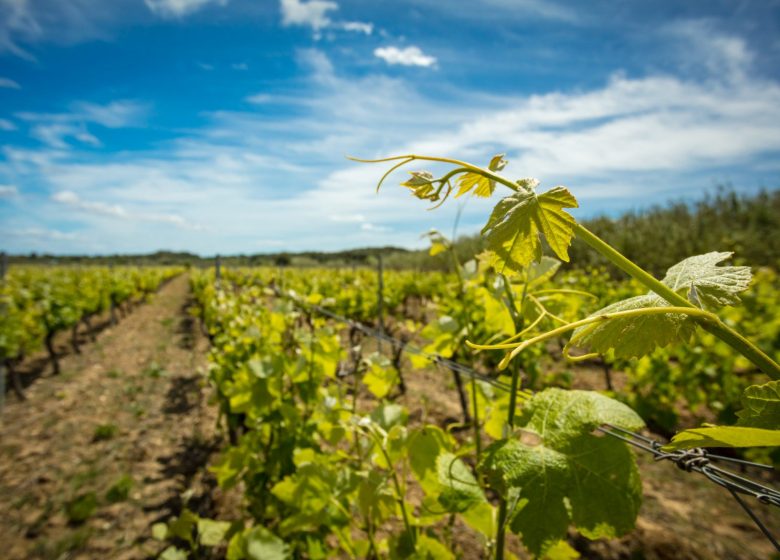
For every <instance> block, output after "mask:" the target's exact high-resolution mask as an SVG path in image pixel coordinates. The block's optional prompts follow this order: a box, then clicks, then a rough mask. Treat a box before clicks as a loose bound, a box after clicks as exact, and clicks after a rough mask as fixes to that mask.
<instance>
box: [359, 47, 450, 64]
mask: <svg viewBox="0 0 780 560" xmlns="http://www.w3.org/2000/svg"><path fill="white" fill-rule="evenodd" d="M374 56H376V57H378V58H381V59H382V60H384V61H385V62H387V63H388V64H391V65H394V64H400V65H402V66H423V67H425V68H428V67H430V66H433V65H434V64H436V57H433V56H430V55H427V54H424V53H423V52H422V51H421V50H420V48H419V47H415V46H411V47H406V48H403V49H399V48H398V47H379V48H377V49H374Z"/></svg>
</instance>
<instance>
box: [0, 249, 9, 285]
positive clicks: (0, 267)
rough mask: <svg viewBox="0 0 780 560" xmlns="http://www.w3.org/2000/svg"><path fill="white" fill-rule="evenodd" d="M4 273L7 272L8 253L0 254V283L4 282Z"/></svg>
mask: <svg viewBox="0 0 780 560" xmlns="http://www.w3.org/2000/svg"><path fill="white" fill-rule="evenodd" d="M6 272H8V253H6V252H5V251H3V252H2V253H0V281H4V280H5V275H6Z"/></svg>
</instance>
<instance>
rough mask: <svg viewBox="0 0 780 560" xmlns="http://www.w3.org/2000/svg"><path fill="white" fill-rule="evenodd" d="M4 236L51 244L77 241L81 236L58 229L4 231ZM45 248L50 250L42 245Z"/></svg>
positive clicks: (33, 228)
mask: <svg viewBox="0 0 780 560" xmlns="http://www.w3.org/2000/svg"><path fill="white" fill-rule="evenodd" d="M2 232H3V235H7V236H9V237H15V238H20V239H27V240H32V241H45V242H47V243H50V242H52V241H76V240H78V239H79V238H80V236H79V234H77V233H74V232H64V231H59V230H56V229H43V228H35V227H32V228H22V229H16V230H14V229H4V230H2ZM41 247H43V248H45V249H46V248H48V246H46V245H42V246H41Z"/></svg>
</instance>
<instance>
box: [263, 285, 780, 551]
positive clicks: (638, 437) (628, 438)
mask: <svg viewBox="0 0 780 560" xmlns="http://www.w3.org/2000/svg"><path fill="white" fill-rule="evenodd" d="M276 295H277V296H279V297H284V298H286V299H289V300H290V301H292V302H293V303H295V304H296V305H298V306H300V307H303V308H306V307H308V308H309V309H312V310H314V311H316V312H318V313H319V314H321V315H324V316H325V317H329V318H331V319H333V320H334V321H337V322H340V323H344V324H346V325H349V326H350V327H352V328H355V329H357V330H359V331H361V332H363V333H364V334H366V335H368V336H371V337H374V338H376V339H379V340H383V341H385V342H388V343H389V344H390V345H391V346H395V347H396V348H398V347H400V348H401V349H402V350H403V351H404V352H406V353H408V354H413V355H417V356H421V357H424V358H426V359H428V360H430V361H431V362H433V363H434V364H436V365H440V366H443V367H445V368H448V369H450V370H452V371H457V372H459V373H461V374H463V375H465V376H467V377H470V378H471V379H476V380H478V381H482V382H484V383H487V384H489V385H491V386H493V387H495V388H497V389H499V390H502V391H506V392H510V391H511V387H510V386H509V384H507V383H504V382H502V381H500V380H498V379H495V378H493V377H490V376H488V375H485V374H483V373H480V372H478V371H476V370H474V369H472V368H469V367H467V366H464V365H462V364H459V363H457V362H454V361H452V360H449V359H447V358H443V357H442V356H439V355H438V354H431V353H430V352H425V351H424V350H422V349H420V348H417V347H415V346H412V345H410V344H408V343H404V342H402V341H401V340H398V339H397V338H395V337H392V336H390V335H388V334H386V333H384V332H381V331H379V330H377V329H373V328H371V327H369V326H367V325H364V324H363V323H360V322H359V321H354V320H352V319H349V318H348V317H344V316H342V315H338V314H336V313H333V312H332V311H329V310H328V309H325V308H324V307H321V306H319V305H316V304H312V303H305V302H302V301H300V300H299V299H298V298H296V297H294V296H292V295H290V294H282V293H281V292H280V291H278V290H276ZM597 429H598V430H599V431H600V432H602V433H604V434H605V435H608V436H611V437H614V438H616V439H619V440H622V441H623V442H625V443H627V444H629V445H631V446H633V447H634V448H636V449H640V450H642V451H646V452H648V453H650V454H652V455H653V456H654V458H655V460H656V461H662V460H668V461H671V462H672V463H674V464H675V465H677V467H678V468H680V469H681V470H684V471H686V472H696V473H699V474H701V475H703V476H704V477H706V478H707V479H708V480H709V481H711V482H713V483H715V484H717V485H719V486H722V487H723V488H725V489H726V490H728V491H729V492H730V493H731V495H732V496H733V497H734V499H735V500H736V501H737V503H738V504H739V505H740V506H741V507H742V509H744V510H745V512H746V513H747V514H748V516H749V517H750V518H751V519H752V520H753V522H754V523H755V524H756V526H757V527H758V528H759V530H760V531H761V532H762V533H763V534H764V536H765V537H766V538H767V540H769V542H771V543H772V546H774V547H775V549H776V550H777V551H778V552H780V543H778V541H777V539H775V537H774V536H773V535H772V533H771V531H770V530H769V528H768V527H767V526H766V525H765V524H764V523H763V521H761V519H760V518H759V517H758V516H757V515H756V513H755V512H754V511H753V510H752V509H751V508H750V506H749V505H748V504H747V503H746V502H745V501H744V500H743V499H742V498H741V496H740V494H742V495H746V496H750V497H752V498H754V499H755V500H757V501H758V502H760V503H762V504H766V505H771V506H775V507H780V491H777V490H775V489H773V488H771V487H769V486H766V485H763V484H761V483H759V482H756V481H754V480H751V479H749V478H746V477H743V476H740V475H738V474H736V473H733V472H731V471H728V470H726V469H723V468H721V467H718V466H716V465H713V464H712V463H711V461H710V460H711V459H715V460H718V461H727V462H732V463H736V464H740V465H746V466H752V467H757V468H762V469H767V470H772V466H771V465H764V464H761V463H754V462H751V461H745V460H743V459H736V458H732V457H724V456H722V455H717V454H713V453H710V452H708V451H707V450H706V449H703V448H700V447H697V448H694V449H686V450H680V451H672V452H665V451H663V450H662V447H663V444H662V443H660V442H658V441H656V440H654V439H652V438H649V437H647V436H644V435H642V434H638V433H636V432H632V431H630V430H626V429H625V428H621V427H619V426H614V425H612V424H604V426H602V427H599V428H597Z"/></svg>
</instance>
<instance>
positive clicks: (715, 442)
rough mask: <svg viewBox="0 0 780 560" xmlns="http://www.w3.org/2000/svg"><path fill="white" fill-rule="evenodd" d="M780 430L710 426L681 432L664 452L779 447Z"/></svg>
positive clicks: (666, 446)
mask: <svg viewBox="0 0 780 560" xmlns="http://www.w3.org/2000/svg"><path fill="white" fill-rule="evenodd" d="M777 446H780V430H765V429H763V428H745V427H742V426H710V427H705V428H694V429H691V430H685V431H684V432H680V433H678V434H677V435H675V436H674V437H673V438H672V441H671V442H670V443H668V444H667V445H665V446H664V447H663V449H664V451H676V450H678V449H691V448H693V447H777Z"/></svg>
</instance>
